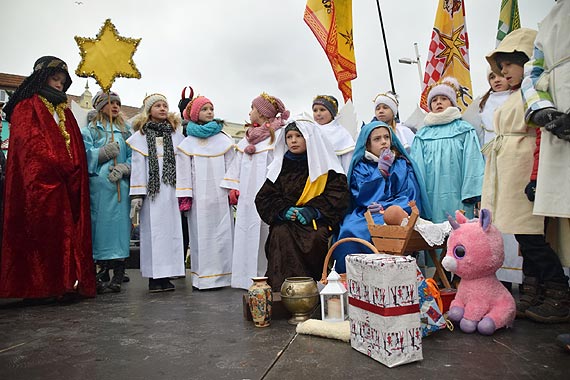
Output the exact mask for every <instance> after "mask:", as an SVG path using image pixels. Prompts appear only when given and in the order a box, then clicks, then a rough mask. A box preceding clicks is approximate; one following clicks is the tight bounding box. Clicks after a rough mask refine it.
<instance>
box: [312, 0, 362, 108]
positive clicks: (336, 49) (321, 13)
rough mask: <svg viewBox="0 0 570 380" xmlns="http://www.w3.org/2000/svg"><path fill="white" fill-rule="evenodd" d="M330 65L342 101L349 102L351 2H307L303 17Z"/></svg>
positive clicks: (352, 75)
mask: <svg viewBox="0 0 570 380" xmlns="http://www.w3.org/2000/svg"><path fill="white" fill-rule="evenodd" d="M303 19H304V20H305V22H306V23H307V25H308V26H309V28H310V29H311V31H312V32H313V34H314V35H315V37H316V38H317V41H319V44H320V45H321V47H322V48H323V50H324V51H325V54H326V55H327V58H328V59H329V62H330V63H331V66H332V69H333V72H334V76H335V78H336V81H337V82H338V88H339V90H340V91H341V92H342V96H343V97H344V101H345V102H346V101H347V100H348V99H352V86H351V84H350V81H351V80H353V79H355V78H356V60H355V59H354V41H353V38H352V0H307V6H306V7H305V15H304V17H303Z"/></svg>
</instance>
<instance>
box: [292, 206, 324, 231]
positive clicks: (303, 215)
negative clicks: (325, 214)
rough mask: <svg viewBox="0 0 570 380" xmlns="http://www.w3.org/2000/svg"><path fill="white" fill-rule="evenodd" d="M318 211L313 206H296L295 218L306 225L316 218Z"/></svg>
mask: <svg viewBox="0 0 570 380" xmlns="http://www.w3.org/2000/svg"><path fill="white" fill-rule="evenodd" d="M318 216H319V213H318V211H317V209H315V208H314V207H298V208H297V220H298V221H299V223H301V224H302V225H305V226H306V225H307V224H309V223H311V222H312V221H313V220H315V219H318Z"/></svg>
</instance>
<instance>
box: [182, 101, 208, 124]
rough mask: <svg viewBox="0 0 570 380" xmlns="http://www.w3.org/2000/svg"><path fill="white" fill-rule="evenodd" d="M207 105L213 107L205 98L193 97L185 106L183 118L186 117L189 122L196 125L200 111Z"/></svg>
mask: <svg viewBox="0 0 570 380" xmlns="http://www.w3.org/2000/svg"><path fill="white" fill-rule="evenodd" d="M208 103H210V104H211V105H212V106H214V103H212V101H211V100H210V99H208V98H206V97H205V96H197V97H195V98H194V99H192V100H191V101H190V103H188V104H187V105H186V109H185V110H184V111H185V113H184V116H185V117H186V116H188V118H189V120H191V121H193V122H194V123H197V122H198V119H199V116H200V110H201V109H202V107H204V106H205V105H206V104H208Z"/></svg>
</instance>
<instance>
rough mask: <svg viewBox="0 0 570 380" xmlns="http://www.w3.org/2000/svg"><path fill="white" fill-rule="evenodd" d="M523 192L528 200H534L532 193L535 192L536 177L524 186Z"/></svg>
mask: <svg viewBox="0 0 570 380" xmlns="http://www.w3.org/2000/svg"><path fill="white" fill-rule="evenodd" d="M524 193H525V194H526V197H527V198H528V200H529V201H531V202H534V194H535V193H536V179H533V180H531V181H530V182H529V183H528V185H526V187H525V188H524Z"/></svg>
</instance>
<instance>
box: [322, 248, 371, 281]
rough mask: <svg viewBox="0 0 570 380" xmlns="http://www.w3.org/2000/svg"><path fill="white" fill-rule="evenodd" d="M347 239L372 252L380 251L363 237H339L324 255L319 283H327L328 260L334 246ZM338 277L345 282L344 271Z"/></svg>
mask: <svg viewBox="0 0 570 380" xmlns="http://www.w3.org/2000/svg"><path fill="white" fill-rule="evenodd" d="M349 241H352V242H355V243H360V244H362V245H365V246H367V247H368V248H370V249H371V250H372V252H374V253H380V252H378V249H377V248H376V247H375V246H373V245H372V244H370V242H368V241H366V240H364V239H360V238H355V237H347V238H344V239H340V240H339V241H337V242H336V243H334V244H333V245H331V247H330V248H329V251H328V252H327V256H326V257H325V262H324V264H323V274H322V277H321V284H324V285H326V284H327V277H328V273H329V260H330V258H331V256H332V254H333V252H334V250H335V248H336V247H338V246H339V245H341V244H342V243H346V242H349ZM354 253H357V252H354ZM340 278H341V281H343V282H346V273H340Z"/></svg>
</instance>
